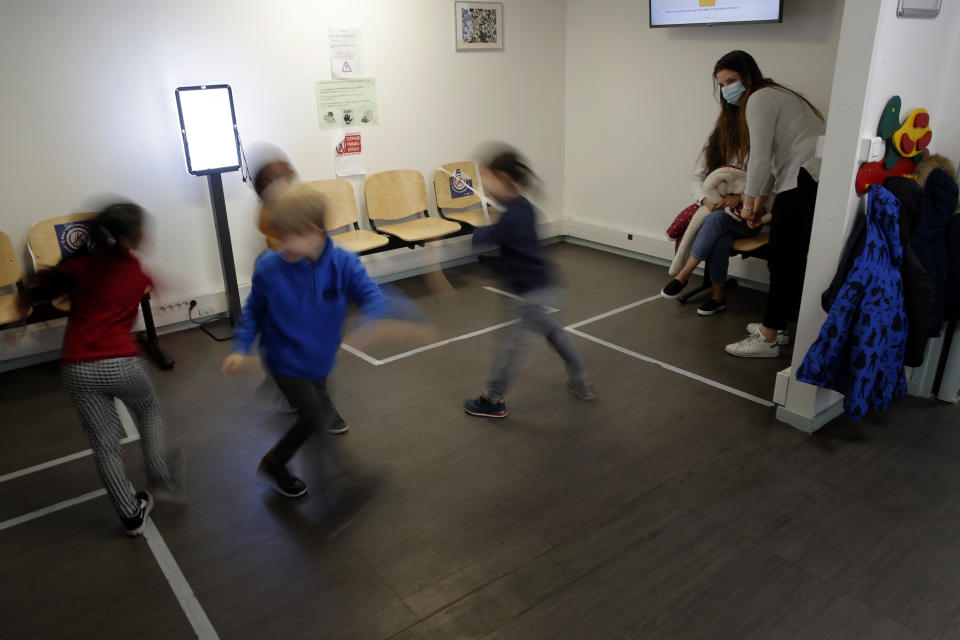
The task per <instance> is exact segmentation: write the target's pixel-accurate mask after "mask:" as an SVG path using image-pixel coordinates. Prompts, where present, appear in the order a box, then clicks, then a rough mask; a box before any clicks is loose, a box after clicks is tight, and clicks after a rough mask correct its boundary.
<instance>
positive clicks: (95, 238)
mask: <svg viewBox="0 0 960 640" xmlns="http://www.w3.org/2000/svg"><path fill="white" fill-rule="evenodd" d="M142 235H143V209H142V208H140V206H139V205H135V204H133V203H129V202H127V203H121V204H113V205H110V206H109V207H107V208H106V209H104V210H103V211H101V212H100V213H99V214H97V217H96V218H94V219H93V220H92V221H91V222H90V240H91V251H92V252H93V253H100V252H104V251H116V250H117V249H118V248H119V247H121V241H124V240H125V241H126V244H128V245H130V244H134V245H135V244H137V243H139V242H140V238H141V237H142Z"/></svg>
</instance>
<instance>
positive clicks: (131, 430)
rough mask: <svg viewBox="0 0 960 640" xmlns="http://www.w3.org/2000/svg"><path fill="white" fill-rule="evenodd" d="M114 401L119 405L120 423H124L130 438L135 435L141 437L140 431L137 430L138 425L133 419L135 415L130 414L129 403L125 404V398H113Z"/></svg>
mask: <svg viewBox="0 0 960 640" xmlns="http://www.w3.org/2000/svg"><path fill="white" fill-rule="evenodd" d="M113 401H114V403H115V404H116V405H117V415H118V416H120V424H121V425H123V432H124V433H125V434H127V437H128V438H133V437H134V436H138V437H139V433H140V432H139V431H137V425H136V423H134V421H133V416H131V415H130V410H129V409H127V405H125V404H123V400H120V399H119V398H114V399H113Z"/></svg>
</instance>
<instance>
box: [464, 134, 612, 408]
mask: <svg viewBox="0 0 960 640" xmlns="http://www.w3.org/2000/svg"><path fill="white" fill-rule="evenodd" d="M480 174H481V180H482V181H483V188H484V191H486V192H487V193H489V194H490V195H491V196H493V197H494V198H496V199H497V200H498V201H499V202H500V203H501V204H502V205H503V206H505V207H506V210H505V211H504V212H503V214H502V215H501V216H500V219H499V220H498V221H497V223H496V224H492V225H489V226H486V227H479V228H478V229H477V230H476V231H474V232H473V244H474V245H497V246H499V247H500V252H501V260H502V262H503V267H504V271H505V275H506V278H507V281H508V283H509V285H510V287H511V288H512V289H513V290H514V292H515V293H516V294H517V295H518V296H519V302H518V304H517V311H518V315H519V316H520V317H519V322H517V323H516V324H514V325H513V326H511V327H510V328H509V329H508V332H507V334H506V335H505V337H504V341H503V342H502V343H501V345H500V349H499V351H498V353H497V356H496V359H495V361H494V364H493V371H492V372H491V374H490V378H489V379H488V380H487V388H486V392H485V393H483V394H482V395H480V396H478V397H476V398H470V399H468V400H465V401H464V403H463V409H464V411H466V412H467V413H469V414H470V415H474V416H483V417H487V418H506V417H507V405H506V403H505V402H504V398H505V397H506V394H507V391H509V390H510V387H511V386H512V385H513V383H514V381H515V380H516V378H517V375H518V374H519V371H520V368H521V367H522V366H523V363H524V361H525V360H526V357H527V354H528V353H529V351H530V348H531V347H532V346H533V339H534V338H535V336H536V335H538V334H539V335H541V336H543V337H544V338H546V339H547V342H548V343H549V344H550V346H551V347H553V349H554V351H556V352H557V355H559V356H560V357H561V358H562V359H563V362H564V365H565V366H566V369H567V390H568V391H570V392H571V393H573V394H574V395H576V396H578V397H579V398H581V399H583V400H593V399H594V398H595V397H596V394H595V393H594V391H593V384H592V383H591V382H590V376H589V374H588V373H587V365H586V363H585V362H584V360H583V357H582V356H581V355H580V351H579V350H578V349H577V347H576V345H574V344H573V340H571V339H570V336H569V335H567V332H566V331H564V330H563V327H561V326H560V324H559V323H558V322H557V321H556V319H555V318H554V317H553V315H551V314H552V313H553V312H555V311H556V310H557V309H556V308H558V307H560V306H561V304H562V302H561V301H562V298H563V295H562V291H561V290H560V288H559V286H558V285H557V283H556V282H555V281H554V278H553V275H552V274H551V272H550V269H549V268H548V266H547V262H546V261H545V260H544V259H543V258H542V257H541V255H540V242H539V240H538V238H537V227H536V213H535V212H534V210H533V205H531V204H530V201H529V200H527V199H526V198H524V197H523V195H522V194H521V193H520V189H521V188H523V187H526V186H529V184H530V182H531V181H532V180H533V178H534V177H535V175H534V173H533V171H532V170H531V169H530V167H529V166H527V164H526V163H525V162H524V161H523V160H521V159H520V157H519V156H518V155H517V153H516V152H515V151H513V150H510V149H502V150H499V151H498V152H496V153H495V154H494V155H493V157H492V159H490V160H489V161H488V162H486V163H484V164H482V165H481V167H480ZM551 307H553V308H551Z"/></svg>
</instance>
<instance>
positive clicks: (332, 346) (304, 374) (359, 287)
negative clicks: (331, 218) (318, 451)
mask: <svg viewBox="0 0 960 640" xmlns="http://www.w3.org/2000/svg"><path fill="white" fill-rule="evenodd" d="M325 211H326V202H325V200H324V197H323V194H322V193H320V192H319V191H318V190H317V189H316V187H315V186H313V185H311V184H310V183H300V184H295V185H292V186H291V187H289V188H288V189H287V190H286V191H284V193H283V195H282V196H281V197H280V199H279V200H278V201H277V203H276V204H275V205H274V207H273V208H272V210H271V214H272V217H271V228H272V229H273V231H274V233H275V234H276V238H277V242H278V247H277V248H278V250H277V251H267V252H266V253H265V254H264V255H263V256H262V257H261V258H260V259H259V260H258V262H257V265H256V270H255V272H254V274H253V284H252V287H251V290H250V297H248V298H247V303H246V305H245V306H244V309H243V316H242V317H241V318H240V321H239V323H238V324H237V327H236V329H235V331H234V337H235V343H234V352H233V353H231V354H230V355H229V356H227V358H226V359H225V360H224V361H223V367H222V370H223V373H224V375H227V376H230V375H233V374H235V373H236V372H237V371H238V370H239V368H240V367H241V366H242V364H243V362H244V358H245V356H246V355H247V354H249V353H250V350H251V348H252V346H253V342H254V340H255V339H256V337H257V335H259V336H260V350H261V351H262V352H263V355H264V361H265V364H266V367H267V369H269V371H270V373H271V374H272V375H273V377H274V379H275V380H276V381H277V386H278V387H280V390H281V391H282V392H283V394H284V395H285V396H286V398H287V400H288V401H289V402H290V405H291V406H292V407H293V408H295V409H297V410H298V412H299V415H298V417H297V422H296V424H294V425H293V426H292V427H291V428H290V430H289V431H287V433H286V434H285V435H284V436H283V437H282V438H281V439H280V441H279V442H278V443H277V444H276V445H274V447H273V449H271V450H270V451H269V452H267V454H266V455H265V456H263V459H262V460H261V461H260V465H259V466H258V467H257V471H258V473H260V474H261V475H262V476H264V477H266V478H267V479H268V480H269V481H270V482H271V484H272V485H273V486H274V488H275V489H276V490H277V491H278V492H279V493H281V494H282V495H284V496H287V497H290V498H296V497H299V496H302V495H304V494H305V493H307V485H306V483H304V482H303V480H301V479H300V478H298V477H296V476H295V475H293V474H292V473H290V471H289V470H288V469H287V463H289V462H290V459H291V458H292V457H293V455H294V454H295V453H296V452H297V450H298V449H299V448H300V447H301V446H302V445H303V443H304V442H306V441H307V439H308V438H309V437H310V436H312V435H313V434H314V433H316V432H317V431H318V430H320V429H326V428H329V426H330V424H331V422H332V421H333V420H334V419H335V417H336V411H335V410H334V408H333V405H332V404H331V403H330V398H329V397H328V396H327V390H326V378H327V375H328V374H329V373H330V370H331V369H332V368H333V364H334V360H335V358H336V353H337V349H338V348H339V347H340V341H341V339H342V337H343V335H342V333H343V323H344V318H345V316H346V311H347V303H348V302H354V303H356V304H357V306H358V307H359V308H360V312H361V314H362V315H363V316H364V318H365V319H367V320H371V319H376V318H379V317H381V316H382V315H383V313H384V310H385V305H386V301H385V299H384V296H383V294H382V293H381V292H380V289H379V287H377V285H376V284H375V283H374V282H373V280H371V279H370V276H368V275H367V272H366V270H365V269H364V268H363V264H362V263H361V262H360V259H359V258H357V256H356V255H354V254H352V253H349V252H347V251H345V250H343V249H340V248H338V247H335V246H334V245H333V243H332V242H330V240H329V238H328V236H327V232H326V229H325V228H324V213H325Z"/></svg>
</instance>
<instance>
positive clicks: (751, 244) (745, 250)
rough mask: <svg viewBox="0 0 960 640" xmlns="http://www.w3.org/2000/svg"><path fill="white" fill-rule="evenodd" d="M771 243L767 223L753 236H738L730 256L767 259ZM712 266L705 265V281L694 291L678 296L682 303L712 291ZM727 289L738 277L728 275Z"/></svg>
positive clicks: (732, 285)
mask: <svg viewBox="0 0 960 640" xmlns="http://www.w3.org/2000/svg"><path fill="white" fill-rule="evenodd" d="M768 244H770V226H769V225H767V226H765V227H764V228H763V229H761V230H760V233H758V234H757V235H755V236H753V237H752V238H737V239H736V240H734V241H733V251H732V253H731V256H730V257H733V256H740V257H741V258H744V259H746V258H759V259H760V260H766V259H767V245H768ZM709 273H710V267H709V266H708V265H704V269H703V282H701V283H700V286H699V287H697V288H696V289H694V290H692V291H687V292H686V293H683V294H682V295H679V296H677V302H679V303H680V304H686V303H687V302H689V301H690V300H691V299H693V298H695V297H696V296H698V295H700V294H701V293H703V292H704V291H710V290H712V289H713V281H712V280H710V275H709ZM724 284H725V285H726V287H727V289H731V288H733V287H735V286H737V279H736V278H732V277H728V278H727V280H726V282H725V283H724Z"/></svg>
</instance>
